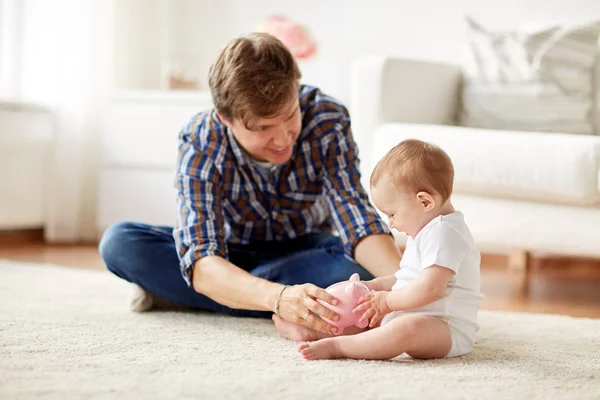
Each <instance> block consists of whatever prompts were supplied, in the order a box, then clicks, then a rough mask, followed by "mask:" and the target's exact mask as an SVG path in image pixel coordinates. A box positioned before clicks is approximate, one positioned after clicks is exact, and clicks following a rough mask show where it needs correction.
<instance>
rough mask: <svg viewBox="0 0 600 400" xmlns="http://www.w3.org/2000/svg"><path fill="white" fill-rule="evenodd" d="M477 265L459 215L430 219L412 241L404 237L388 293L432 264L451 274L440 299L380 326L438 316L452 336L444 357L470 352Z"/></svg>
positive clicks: (477, 299) (474, 330) (391, 316)
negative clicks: (413, 317) (410, 316)
mask: <svg viewBox="0 0 600 400" xmlns="http://www.w3.org/2000/svg"><path fill="white" fill-rule="evenodd" d="M480 264H481V255H480V254H479V250H477V247H476V246H475V242H474V240H473V237H472V236H471V232H470V231H469V228H468V227H467V225H466V223H465V220H464V216H463V214H462V213H461V212H459V211H455V212H453V213H451V214H448V215H440V216H438V217H436V218H434V219H433V220H432V221H431V222H429V223H428V224H427V225H425V226H424V227H423V229H421V231H419V233H418V234H417V235H416V237H415V238H412V237H409V238H408V241H407V242H406V249H405V250H404V254H403V255H402V260H401V261H400V270H398V272H396V278H397V281H396V283H395V284H394V286H393V287H392V290H397V289H400V288H403V287H405V286H407V285H408V284H410V283H411V282H412V281H414V280H415V279H417V278H418V277H419V275H421V272H422V271H423V270H424V269H426V268H429V267H431V266H433V265H439V266H441V267H445V268H449V269H451V270H452V271H454V273H455V274H454V276H453V277H452V278H451V279H450V282H449V283H448V287H447V289H446V292H445V293H444V296H443V297H442V298H440V299H438V300H436V301H434V302H433V303H430V304H428V305H426V306H424V307H421V308H417V309H413V310H405V311H394V312H391V313H389V314H387V315H386V316H385V317H384V318H383V320H382V321H381V325H382V326H383V325H385V324H386V323H388V322H389V321H391V320H392V319H394V318H397V317H399V316H402V315H406V314H414V313H418V314H424V315H432V316H435V317H439V318H440V319H442V320H443V321H444V322H446V323H447V324H448V328H449V329H450V334H451V336H452V349H451V350H450V352H449V353H448V355H446V357H458V356H462V355H465V354H468V353H470V352H471V350H472V349H473V343H474V342H475V335H476V333H477V331H478V330H479V326H478V325H477V312H478V311H479V305H480V303H481V299H482V297H483V295H482V294H481V293H480V291H479V290H480V282H479V277H480V271H479V267H480Z"/></svg>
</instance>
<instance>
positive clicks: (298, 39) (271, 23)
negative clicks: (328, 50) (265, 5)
mask: <svg viewBox="0 0 600 400" xmlns="http://www.w3.org/2000/svg"><path fill="white" fill-rule="evenodd" d="M256 31H257V32H265V33H269V34H271V35H273V36H275V37H276V38H277V39H279V40H281V42H282V43H283V44H284V45H285V46H286V47H287V48H288V49H290V51H291V53H292V55H293V56H294V57H295V58H297V59H298V60H308V59H309V58H311V57H312V56H314V55H315V53H316V51H317V46H316V44H315V42H314V41H313V39H312V38H311V36H310V34H309V32H308V30H307V29H306V28H305V27H303V26H301V25H299V24H297V23H295V22H293V21H292V20H289V19H287V18H286V17H283V16H279V15H274V16H272V17H269V18H267V20H266V21H264V22H263V23H262V24H261V25H260V26H259V27H258V28H257V29H256Z"/></svg>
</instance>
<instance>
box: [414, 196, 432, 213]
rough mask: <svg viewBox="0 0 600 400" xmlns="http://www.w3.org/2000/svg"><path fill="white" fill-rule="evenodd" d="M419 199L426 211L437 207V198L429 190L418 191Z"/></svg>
mask: <svg viewBox="0 0 600 400" xmlns="http://www.w3.org/2000/svg"><path fill="white" fill-rule="evenodd" d="M417 201H418V202H419V203H420V204H421V206H422V207H423V209H424V210H425V211H429V210H431V209H433V208H434V207H435V199H434V198H433V196H432V195H431V194H429V193H427V192H419V193H417Z"/></svg>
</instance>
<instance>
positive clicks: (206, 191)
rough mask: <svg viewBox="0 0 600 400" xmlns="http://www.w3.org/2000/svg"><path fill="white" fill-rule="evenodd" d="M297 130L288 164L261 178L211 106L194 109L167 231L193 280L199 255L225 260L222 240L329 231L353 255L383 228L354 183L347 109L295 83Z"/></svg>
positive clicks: (246, 240)
mask: <svg viewBox="0 0 600 400" xmlns="http://www.w3.org/2000/svg"><path fill="white" fill-rule="evenodd" d="M300 109H301V112H302V131H301V133H300V136H299V137H298V140H297V141H296V143H295V145H294V151H293V154H292V158H291V159H290V161H288V162H287V163H285V164H283V165H278V166H274V167H273V168H272V169H271V171H270V173H269V174H268V176H267V178H268V180H267V179H265V177H263V175H262V174H261V173H260V171H259V170H258V168H260V167H259V166H257V165H256V164H255V163H254V162H252V161H251V160H250V158H249V157H248V155H247V154H246V152H245V151H244V150H243V149H242V148H241V147H240V146H239V145H238V143H237V142H236V140H235V139H234V137H233V134H232V132H231V131H230V130H229V129H228V128H227V127H226V126H225V125H224V124H223V123H221V122H220V120H219V118H218V117H217V115H216V112H215V111H214V110H211V111H206V112H202V113H199V114H198V115H196V116H195V117H193V118H192V120H191V121H190V123H189V124H188V125H187V126H186V127H185V128H184V129H183V130H182V132H181V133H180V135H179V157H178V162H177V170H176V178H175V186H176V188H177V205H178V209H179V215H178V220H177V225H176V226H175V228H174V231H173V235H174V238H175V242H176V244H177V252H178V255H179V259H180V261H181V270H182V274H183V277H184V279H185V280H186V281H187V283H188V285H191V277H192V270H193V268H194V264H195V262H196V261H197V260H199V259H200V258H202V257H206V256H220V257H223V258H227V243H239V244H248V243H250V242H252V241H253V240H261V241H265V240H266V241H272V240H283V239H291V238H296V237H298V236H302V235H305V234H308V233H311V232H322V231H330V230H331V229H332V228H335V229H336V230H337V232H338V233H339V235H340V238H341V239H342V241H343V243H344V245H345V249H346V252H347V254H348V255H349V256H351V257H352V255H353V253H354V248H355V246H356V244H357V243H358V242H359V241H360V240H361V239H362V238H363V237H365V236H367V235H370V234H374V233H389V229H388V227H387V225H386V224H385V223H384V222H383V221H382V220H381V219H380V218H379V216H378V214H377V212H376V211H375V209H374V208H373V207H372V206H371V205H370V203H369V200H368V196H367V194H366V192H365V191H364V189H363V187H362V186H361V184H360V172H359V160H358V150H357V148H356V145H355V143H354V140H353V138H352V133H351V130H350V117H349V115H348V111H347V110H346V108H345V107H344V106H343V105H341V104H340V103H338V102H337V101H335V100H334V99H332V98H331V97H328V96H326V95H324V94H323V93H321V92H320V91H319V90H318V89H316V88H313V87H309V86H301V88H300Z"/></svg>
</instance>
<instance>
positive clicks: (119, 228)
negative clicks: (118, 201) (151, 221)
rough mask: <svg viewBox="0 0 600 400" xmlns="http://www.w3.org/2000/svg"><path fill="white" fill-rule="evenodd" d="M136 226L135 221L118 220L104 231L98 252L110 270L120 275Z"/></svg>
mask: <svg viewBox="0 0 600 400" xmlns="http://www.w3.org/2000/svg"><path fill="white" fill-rule="evenodd" d="M136 227H137V226H136V224H135V223H133V222H117V223H116V224H113V225H111V226H110V227H108V228H107V229H106V230H105V231H104V233H103V235H102V239H101V240H100V244H99V245H98V252H99V253H100V256H101V257H102V260H104V264H106V268H108V270H109V271H111V272H113V273H115V274H117V275H118V272H119V269H120V266H121V265H122V264H123V262H122V261H123V259H124V256H125V253H126V252H127V249H128V248H129V249H130V243H131V242H132V236H134V235H135V231H136Z"/></svg>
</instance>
